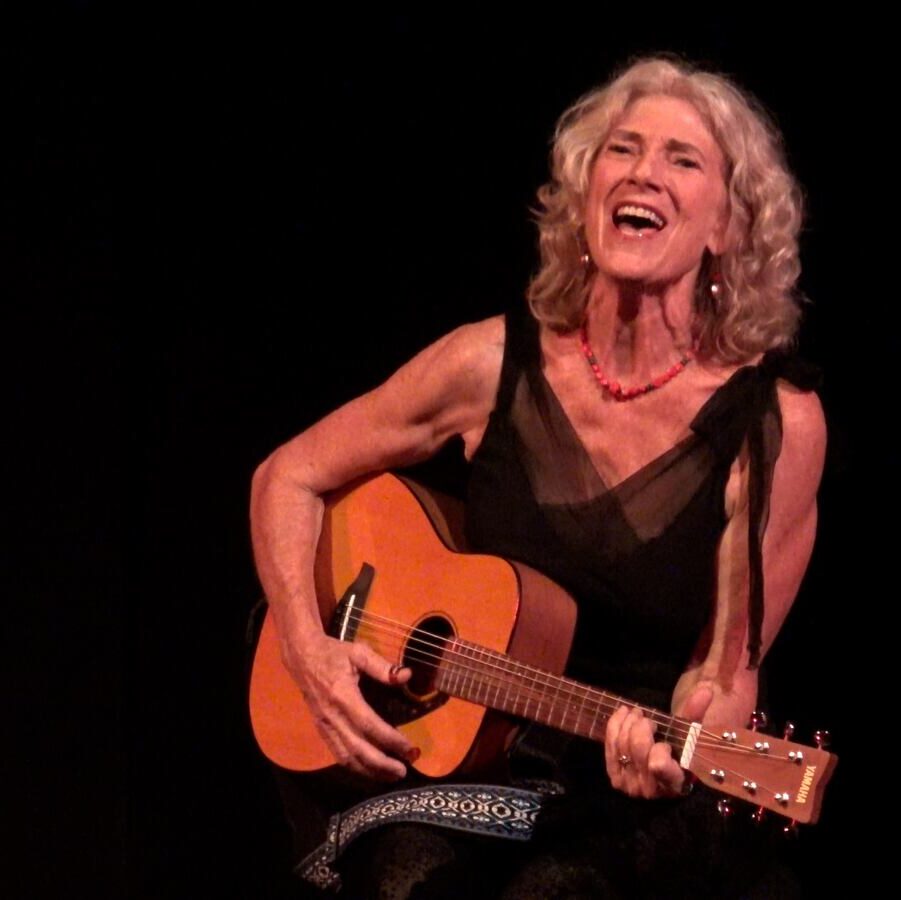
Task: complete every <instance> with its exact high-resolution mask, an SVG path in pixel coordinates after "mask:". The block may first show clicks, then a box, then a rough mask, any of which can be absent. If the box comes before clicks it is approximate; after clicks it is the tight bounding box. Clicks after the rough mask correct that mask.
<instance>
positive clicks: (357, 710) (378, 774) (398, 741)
mask: <svg viewBox="0 0 901 900" xmlns="http://www.w3.org/2000/svg"><path fill="white" fill-rule="evenodd" d="M282 662H283V663H284V665H285V668H286V669H287V670H288V671H289V672H290V673H291V675H292V677H293V678H294V679H295V681H296V682H297V683H298V685H299V686H300V689H301V691H302V692H303V695H304V697H305V698H306V701H307V704H308V706H309V707H310V711H311V712H312V714H313V718H314V720H315V722H316V727H317V728H318V729H319V733H320V734H321V735H322V737H323V739H324V740H325V742H326V743H327V744H328V746H329V749H331V751H332V753H333V754H334V755H335V758H336V759H337V760H338V762H339V763H340V764H341V765H343V766H346V767H347V768H348V769H351V770H352V771H354V772H357V773H358V774H360V775H366V776H368V777H369V778H375V779H378V780H381V781H396V780H397V779H399V778H403V777H404V775H406V774H407V767H406V766H405V765H404V763H403V762H401V760H406V761H407V762H409V763H413V762H415V761H416V760H417V759H418V758H419V748H417V747H414V746H413V744H412V743H411V742H410V741H409V740H408V739H407V738H406V737H405V736H404V735H403V734H401V733H400V732H399V731H398V730H397V729H396V728H394V727H392V726H391V725H389V724H388V723H387V722H386V721H384V719H381V718H380V717H379V716H378V715H377V714H376V713H375V711H374V710H373V709H372V707H371V706H369V704H368V703H367V702H366V701H365V700H364V699H363V695H362V694H361V693H360V687H359V682H360V675H361V673H362V674H364V675H368V676H369V677H371V678H374V679H376V680H377V681H380V682H382V683H383V684H388V685H401V684H404V683H405V682H406V681H408V680H409V678H410V676H411V674H412V673H411V671H410V670H409V669H399V670H398V669H396V668H394V667H393V666H392V664H391V663H390V662H388V660H386V659H385V658H384V657H382V656H379V654H378V653H376V652H375V651H374V650H373V649H372V648H371V647H369V646H368V645H366V644H364V643H347V642H344V641H338V640H335V639H334V638H330V637H328V636H327V635H325V634H319V635H314V636H312V637H308V638H307V639H306V640H305V641H304V642H303V644H302V646H301V645H300V644H297V643H291V642H284V641H283V642H282Z"/></svg>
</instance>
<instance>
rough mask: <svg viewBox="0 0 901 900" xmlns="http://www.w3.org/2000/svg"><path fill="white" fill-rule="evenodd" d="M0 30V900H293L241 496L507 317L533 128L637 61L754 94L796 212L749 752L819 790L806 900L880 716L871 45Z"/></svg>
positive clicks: (539, 35)
mask: <svg viewBox="0 0 901 900" xmlns="http://www.w3.org/2000/svg"><path fill="white" fill-rule="evenodd" d="M186 10H187V11H186ZM7 24H8V27H6V28H5V29H4V37H3V47H2V49H3V58H2V59H3V73H4V78H3V83H2V91H3V94H2V96H3V104H4V115H5V116H6V118H7V129H6V133H7V138H8V139H7V141H6V150H5V153H4V155H5V157H6V159H7V163H6V164H5V165H4V167H3V178H4V185H3V192H4V196H3V200H2V204H0V208H2V234H0V238H2V243H0V254H2V256H0V263H2V266H3V271H4V280H5V282H6V288H5V295H6V296H5V301H6V302H5V304H4V306H5V311H4V321H5V328H4V347H5V352H4V354H3V360H4V368H6V369H7V373H6V378H5V380H4V385H5V387H6V389H7V395H8V401H7V409H8V410H9V412H10V413H11V415H9V416H8V419H9V421H10V422H11V425H12V427H11V433H10V435H9V436H8V438H7V447H8V449H10V450H11V451H12V462H11V464H10V466H9V485H10V491H9V497H10V501H11V502H10V503H9V509H10V511H11V512H10V514H9V515H8V517H7V522H8V526H7V528H8V534H7V538H8V540H7V545H8V546H9V547H10V548H12V555H11V559H12V561H13V565H12V566H11V569H10V572H11V575H12V579H11V590H10V591H9V593H8V594H7V607H8V617H7V622H8V627H7V628H5V629H4V634H5V636H6V637H7V640H8V641H9V650H8V651H7V652H5V653H4V660H5V662H7V663H8V664H9V665H8V669H9V676H8V679H7V680H8V683H9V684H10V686H11V688H12V689H11V691H10V692H9V693H10V698H11V699H10V703H11V716H10V718H9V723H10V725H9V731H8V735H9V738H8V740H7V742H6V743H7V748H8V750H9V751H10V754H9V756H10V759H9V763H8V764H7V766H6V769H7V772H8V773H9V775H8V778H7V779H6V780H8V782H9V787H10V788H12V789H14V790H15V789H16V788H19V789H21V805H19V804H16V805H15V806H14V807H10V808H11V809H15V813H14V814H13V813H11V814H10V816H9V822H10V824H11V825H12V826H13V827H12V829H11V831H12V837H13V842H12V844H10V845H9V846H11V847H12V848H13V854H12V856H11V857H10V858H11V860H13V861H14V862H13V864H12V865H11V866H10V867H9V868H8V870H7V872H6V873H5V874H7V875H12V893H11V894H10V895H11V896H42V895H44V894H50V893H53V894H55V895H59V891H61V890H63V891H64V892H65V891H67V890H69V889H72V888H74V887H75V886H81V885H90V886H92V887H93V890H94V892H95V894H96V895H97V896H104V895H111V896H123V895H128V896H134V897H182V896H198V895H207V894H210V895H223V896H237V897H268V896H273V897H280V896H289V895H290V887H291V883H290V879H289V876H288V868H289V857H288V835H287V831H286V827H285V826H284V825H283V823H282V821H281V814H280V809H279V806H278V800H277V797H276V794H275V790H274V786H273V785H272V783H271V781H270V778H269V774H268V772H267V769H266V766H265V764H264V763H263V761H262V760H261V758H260V756H259V754H258V752H257V751H256V748H255V746H254V744H253V739H252V736H251V734H250V731H249V725H248V721H247V715H246V711H245V672H244V662H245V659H244V657H245V648H244V645H243V630H244V623H245V619H246V616H247V613H248V611H249V608H250V606H251V604H252V602H253V600H254V599H255V597H256V595H257V592H258V586H257V584H256V580H255V576H254V573H253V568H252V562H251V557H250V552H249V541H248V535H247V524H246V522H247V513H246V506H247V493H248V485H249V479H250V476H251V473H252V471H253V469H254V467H255V465H256V464H258V463H259V461H260V460H261V459H262V458H263V457H264V456H265V455H266V454H267V453H268V452H269V451H270V450H271V449H273V448H274V447H275V446H276V445H277V444H278V443H280V442H281V441H283V440H285V439H287V438H288V437H289V436H291V435H292V434H294V433H296V432H297V431H299V430H300V429H302V428H303V427H305V426H306V425H308V424H309V423H311V422H312V421H314V420H315V419H316V418H317V417H319V416H320V415H322V414H323V413H324V412H326V411H327V410H329V409H331V408H333V407H334V406H336V405H337V404H339V403H340V402H342V401H344V400H347V399H349V398H350V397H352V396H354V395H356V394H358V393H360V392H361V391H362V390H364V389H366V388H368V387H370V386H372V385H374V384H375V383H377V382H378V381H379V380H381V379H382V378H384V377H385V376H386V375H388V374H389V373H390V372H391V371H392V370H393V369H394V368H396V367H397V365H399V364H400V363H401V362H402V361H404V360H405V359H406V358H408V357H409V356H410V355H411V354H412V353H414V352H415V351H416V350H418V349H419V348H421V347H422V346H423V345H424V344H426V343H427V342H429V341H431V340H433V339H435V338H436V337H438V336H439V335H441V334H442V333H444V332H446V331H447V330H449V329H450V328H452V327H454V326H455V325H457V324H460V323H461V322H464V321H472V320H475V319H478V318H482V317H485V316H488V315H492V314H496V313H498V312H502V311H503V310H504V309H505V308H506V306H507V305H508V304H510V303H513V302H517V298H519V297H521V295H522V292H523V288H524V286H525V283H526V281H527V279H528V277H529V275H530V273H531V271H532V270H533V266H534V264H535V253H534V244H535V234H534V229H533V227H532V225H531V224H530V220H529V207H530V205H531V203H532V202H533V197H534V193H535V190H536V188H537V187H538V185H539V184H540V183H541V182H542V181H543V180H544V178H545V176H546V158H547V151H548V146H549V137H550V134H551V132H552V129H553V126H554V122H555V119H556V117H557V116H558V115H559V114H560V112H562V110H563V109H564V108H565V107H566V106H567V105H568V104H569V103H570V102H571V101H572V100H574V99H575V98H576V97H577V96H579V95H580V94H581V93H583V92H584V91H586V90H587V89H589V88H590V87H592V86H594V85H595V84H597V83H599V82H600V81H602V80H604V79H605V78H606V77H607V76H608V75H609V73H610V72H611V70H612V68H613V67H615V66H617V65H619V64H621V63H623V62H625V61H626V60H627V59H628V58H629V57H631V56H633V55H635V54H641V53H648V52H653V51H661V50H665V51H676V52H680V53H683V54H686V55H687V56H689V57H690V58H693V59H695V60H698V61H700V62H703V63H707V64H709V65H711V66H712V67H714V68H717V69H720V70H723V71H725V72H727V73H729V74H732V75H733V76H734V77H735V78H736V79H737V80H738V81H739V83H741V84H743V85H744V86H745V87H747V88H749V89H750V90H751V91H752V92H754V93H755V94H757V95H758V97H759V98H760V99H761V100H762V101H763V102H764V103H765V105H766V106H767V107H768V108H769V109H770V110H771V111H772V113H773V114H774V116H775V118H776V120H777V121H778V123H779V125H780V127H781V128H782V130H783V131H784V133H785V135H786V142H787V146H788V148H789V153H790V159H791V163H792V165H793V167H794V169H795V170H796V172H797V173H798V175H799V177H800V179H801V181H802V183H803V184H804V186H805V188H806V191H807V194H808V220H807V226H806V229H805V232H804V236H803V260H804V265H805V268H804V275H803V281H802V286H803V288H804V290H805V292H806V293H807V294H808V295H809V296H810V297H811V298H812V301H813V303H812V305H811V306H810V307H809V309H808V313H807V317H806V324H805V328H804V331H803V334H802V339H801V348H802V351H803V352H804V353H805V355H807V356H808V357H810V358H811V359H813V360H814V361H815V362H817V363H819V364H821V365H822V366H823V367H824V370H825V372H826V382H825V386H824V389H823V392H822V397H823V402H824V405H825V408H826V414H827V420H828V422H829V427H830V450H829V459H828V464H827V471H826V475H825V479H824V484H823V488H822V493H821V525H820V533H819V540H818V544H817V548H816V551H815V555H814V560H813V562H812V565H811V568H810V571H809V574H808V577H807V580H806V582H805V585H804V587H803V589H802V592H801V595H800V597H799V599H798V601H797V603H796V607H795V609H794V610H793V612H792V614H791V617H790V619H789V621H788V623H787V625H786V627H785V630H784V632H783V635H782V636H781V638H780V641H779V643H778V644H777V646H776V648H775V649H774V651H773V653H772V659H771V664H772V665H771V668H772V672H771V679H772V682H773V686H774V693H775V694H776V695H777V696H778V700H779V706H778V707H777V708H776V709H775V710H774V711H775V713H776V717H777V718H780V717H782V716H783V715H785V714H787V713H788V711H789V710H790V711H791V713H792V714H793V716H794V718H795V721H797V723H798V725H799V732H798V736H799V737H800V739H802V740H803V739H806V738H807V736H808V735H809V734H810V732H811V731H812V730H813V729H814V728H815V727H829V728H830V729H831V730H832V731H833V732H834V734H835V740H834V749H836V750H837V751H838V752H839V753H840V754H841V756H842V763H841V766H840V767H839V770H838V774H837V776H836V778H835V781H834V782H833V787H832V788H831V791H830V794H829V796H828V799H827V803H826V807H825V813H824V817H823V821H822V823H821V824H820V825H818V826H817V827H816V828H815V829H807V830H806V831H805V832H804V834H803V836H802V839H801V848H800V853H801V858H802V863H803V865H804V869H805V872H806V873H807V878H808V884H809V885H810V886H812V887H818V886H822V885H826V884H829V883H830V880H831V879H832V877H834V873H835V864H836V859H837V858H838V857H839V855H840V853H839V850H840V848H842V847H843V846H844V844H845V842H846V840H847V839H848V837H849V835H850V825H849V822H848V818H849V815H850V814H851V813H852V812H855V811H857V810H860V809H861V806H860V803H859V798H860V797H861V796H864V795H865V793H866V792H865V789H864V785H863V777H862V775H861V769H862V764H863V759H864V756H865V754H864V749H863V742H862V741H861V740H860V739H859V737H858V736H859V735H860V732H861V729H860V726H859V724H858V723H859V721H860V720H859V718H858V714H859V713H860V712H861V702H863V703H864V704H866V702H867V698H871V697H874V696H878V695H880V692H881V675H880V674H879V670H878V669H877V665H878V659H879V654H878V652H877V650H876V648H875V646H874V631H878V628H877V629H874V628H873V627H872V624H871V623H872V618H873V616H872V609H871V603H872V602H873V595H872V593H871V590H870V587H869V582H870V580H871V579H872V580H873V581H874V582H875V576H873V575H870V574H868V573H870V572H871V571H872V569H873V566H872V564H871V560H872V558H873V556H874V553H873V549H872V545H873V543H874V541H873V539H872V537H871V533H870V531H869V530H868V528H869V527H870V522H869V519H870V518H871V516H872V513H873V510H874V509H875V508H876V505H877V501H874V500H873V499H872V488H869V489H868V485H869V484H871V483H872V484H875V473H876V472H878V471H879V470H880V465H881V464H882V463H884V462H888V461H889V455H888V454H882V455H880V453H881V451H879V450H878V449H877V448H878V447H880V446H882V445H883V444H882V441H881V440H880V438H879V435H878V434H874V429H873V425H872V423H873V422H875V421H878V420H877V418H876V414H877V412H881V411H882V409H883V404H884V402H885V396H884V392H883V390H882V388H883V386H884V385H885V381H884V380H883V379H882V378H880V377H879V375H878V374H877V370H878V366H877V363H876V362H875V360H876V359H877V358H878V357H879V354H877V353H876V351H875V349H874V347H875V344H874V337H875V336H877V335H879V334H883V335H885V334H886V333H887V332H888V327H889V326H890V325H891V324H893V323H894V321H895V318H896V317H895V316H894V314H893V313H891V312H889V313H888V314H887V313H886V308H887V307H890V306H891V303H890V301H889V302H886V303H883V302H879V303H876V302H872V301H874V300H875V299H876V292H875V291H874V289H873V288H871V287H870V286H869V285H867V284H866V283H865V281H864V275H865V274H868V273H871V272H872V270H873V268H874V264H873V261H872V260H873V256H872V255H871V248H870V246H869V243H868V236H867V230H868V229H869V228H871V227H874V226H878V225H879V213H878V212H877V209H878V206H879V203H880V202H881V200H880V198H881V196H882V186H883V183H884V176H885V175H886V173H887V169H886V166H885V160H884V159H883V158H882V155H881V153H879V152H877V151H874V149H873V148H874V145H875V146H878V138H875V139H874V137H873V133H874V131H875V132H876V133H877V134H878V129H879V127H880V125H879V116H878V110H877V113H876V115H875V116H874V115H872V114H871V110H872V109H873V107H872V106H868V105H867V104H868V103H872V102H873V93H872V90H871V87H872V83H873V80H874V76H873V73H872V70H871V68H870V65H869V58H868V56H867V53H869V52H872V50H871V49H869V50H864V49H863V48H864V46H865V44H866V43H867V42H866V41H865V40H864V38H867V39H869V38H870V37H871V36H872V34H868V35H862V34H858V33H856V32H855V29H854V27H853V26H851V25H848V24H847V23H836V24H834V25H831V26H830V25H829V23H826V25H827V30H826V32H824V31H823V23H819V27H820V31H819V35H820V36H819V37H818V38H817V40H816V41H814V40H812V39H810V38H809V37H808V32H807V26H806V25H804V26H802V25H800V24H799V25H796V26H791V27H786V26H785V25H777V24H774V23H773V22H770V21H768V22H763V21H758V22H757V24H749V22H748V21H747V20H746V19H744V18H740V17H739V16H737V15H736V16H734V17H730V16H726V15H723V14H718V15H714V16H713V17H707V18H704V19H703V20H701V19H700V17H689V16H687V15H685V14H680V15H671V16H668V17H663V18H661V17H659V16H657V15H655V14H652V13H651V12H650V11H647V10H640V9H638V8H635V9H633V10H631V11H624V12H621V13H617V14H610V13H608V14H601V13H594V14H591V15H585V14H583V13H580V12H579V11H577V10H574V9H569V8H565V7H561V6H552V7H551V8H548V9H546V10H545V11H544V12H543V14H542V15H540V16H539V15H537V14H536V15H532V16H530V17H525V18H524V17H522V15H521V14H520V15H518V17H517V18H516V20H515V21H512V20H508V21H500V20H499V19H495V20H490V21H489V20H488V19H486V18H485V17H484V16H483V15H480V14H477V13H475V12H472V13H469V14H465V13H463V12H460V11H454V12H450V11H449V12H448V13H447V14H446V15H445V16H442V15H440V14H439V13H435V12H433V13H431V14H430V15H428V16H425V15H423V14H404V13H389V12H380V13H378V14H376V13H366V14H363V15H360V14H357V13H354V14H351V13H350V12H349V11H348V10H337V11H335V12H334V13H331V14H329V13H318V14H317V15H316V16H315V17H306V18H305V17H302V16H298V15H294V16H287V15H285V14H283V13H279V14H275V13H272V12H265V11H261V9H259V8H256V7H254V9H253V12H251V11H250V8H249V7H248V9H247V10H245V11H244V12H235V13H231V14H228V15H227V16H225V15H224V14H223V13H222V12H221V10H219V9H218V8H216V7H215V6H214V5H210V6H209V7H208V8H206V9H205V10H204V9H201V8H198V7H190V6H187V7H185V6H182V7H180V8H179V11H178V12H177V13H176V12H169V13H165V12H160V11H159V10H158V9H153V10H151V9H149V8H143V9H142V8H141V7H136V8H132V10H131V12H130V13H129V18H128V21H124V20H123V17H122V15H121V12H119V13H116V12H114V11H112V10H111V9H109V8H107V7H105V6H103V5H101V4H96V3H90V2H83V3H71V4H64V5H62V6H59V7H57V8H55V10H54V11H53V12H52V13H47V14H42V18H41V19H40V20H38V19H34V20H32V21H29V22H26V23H20V22H10V23H7ZM871 27H872V25H871ZM875 30H876V31H878V28H877V29H875ZM849 110H853V112H849ZM888 168H890V164H889V165H888ZM862 199H863V200H865V201H866V202H867V203H869V204H871V206H870V207H869V208H868V209H867V211H866V213H864V212H862V209H861V202H862ZM883 259H885V257H883ZM862 273H863V274H862ZM878 299H879V300H880V301H882V300H883V299H884V298H883V297H882V295H881V294H880V295H879V298H878ZM886 315H888V318H886ZM877 317H878V321H877ZM892 347H893V348H894V352H895V354H897V350H898V348H897V340H896V339H895V338H894V337H893V339H892ZM883 353H884V351H883ZM877 404H879V406H878V408H877ZM361 439H362V440H365V436H361ZM458 474H459V466H458V465H457V464H455V462H454V461H453V460H451V459H445V460H439V461H438V463H437V464H436V465H435V466H433V467H432V470H431V473H430V475H431V477H432V478H434V479H437V480H438V481H445V482H450V481H453V480H454V479H455V478H456V477H457V476H458ZM862 695H863V696H862ZM871 702H872V701H871ZM877 702H879V701H878V700H877ZM20 810H21V813H20V812H19V811H20ZM20 848H21V849H20ZM23 859H24V860H25V861H26V864H25V865H20V861H21V860H23Z"/></svg>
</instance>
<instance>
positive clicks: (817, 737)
mask: <svg viewBox="0 0 901 900" xmlns="http://www.w3.org/2000/svg"><path fill="white" fill-rule="evenodd" d="M813 740H814V743H815V744H816V745H817V747H819V748H820V750H825V749H826V748H827V747H828V746H829V744H830V743H831V742H832V735H831V734H829V732H828V731H822V730H821V731H815V732H814V733H813Z"/></svg>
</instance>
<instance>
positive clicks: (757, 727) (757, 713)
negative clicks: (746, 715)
mask: <svg viewBox="0 0 901 900" xmlns="http://www.w3.org/2000/svg"><path fill="white" fill-rule="evenodd" d="M768 723H769V720H768V719H767V716H766V713H765V712H763V710H760V709H755V710H754V712H752V713H751V721H750V722H748V728H750V729H751V731H762V730H763V729H764V728H766V726H767V724H768Z"/></svg>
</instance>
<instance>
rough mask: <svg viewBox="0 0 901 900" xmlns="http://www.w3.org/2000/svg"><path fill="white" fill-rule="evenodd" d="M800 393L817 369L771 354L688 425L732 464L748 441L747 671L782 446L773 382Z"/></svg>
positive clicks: (758, 635)
mask: <svg viewBox="0 0 901 900" xmlns="http://www.w3.org/2000/svg"><path fill="white" fill-rule="evenodd" d="M779 378H782V379H784V380H785V381H788V382H789V383H790V384H793V385H794V386H795V387H797V388H800V389H801V390H804V391H810V390H814V389H816V388H818V387H819V386H820V382H821V376H820V370H819V369H818V368H817V367H815V366H812V365H810V364H809V363H806V362H805V361H803V360H801V359H799V358H798V357H796V356H793V355H791V354H789V353H787V352H786V351H783V350H770V351H768V352H767V353H765V354H764V356H763V358H762V359H761V361H760V363H759V364H758V365H756V366H745V367H744V368H741V369H739V370H738V371H737V372H736V373H735V374H734V375H733V376H732V377H731V378H730V379H729V381H728V382H727V383H726V384H725V385H724V386H723V387H722V388H721V389H720V390H719V391H717V392H716V393H715V394H714V395H713V397H711V401H710V402H708V403H707V404H705V405H704V407H703V408H702V409H701V411H700V412H699V413H698V415H697V417H696V418H695V421H694V422H693V423H692V427H693V429H694V430H695V431H696V432H697V433H699V434H702V435H703V436H704V437H705V438H706V439H707V440H708V441H709V442H710V443H711V444H712V445H713V446H714V447H715V448H716V450H717V453H718V455H719V456H720V458H721V459H723V460H724V461H725V462H728V463H729V464H731V462H732V460H734V459H735V458H736V457H737V456H738V454H739V452H740V450H741V445H742V443H743V442H745V441H747V446H748V456H749V478H748V495H749V496H748V515H749V523H748V564H749V569H750V572H749V585H748V656H749V661H748V668H750V669H756V668H758V666H759V665H760V651H761V649H762V631H763V617H764V576H763V535H764V532H765V531H766V525H767V520H768V518H769V511H770V490H771V488H772V484H773V470H774V468H775V465H776V459H777V458H778V456H779V451H780V448H781V446H782V416H781V414H780V412H779V398H778V396H777V393H776V381H777V379H779Z"/></svg>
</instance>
